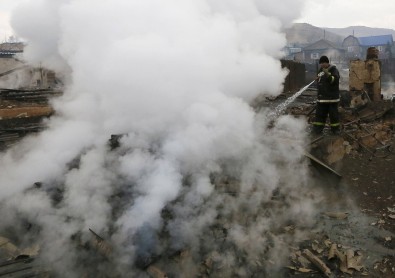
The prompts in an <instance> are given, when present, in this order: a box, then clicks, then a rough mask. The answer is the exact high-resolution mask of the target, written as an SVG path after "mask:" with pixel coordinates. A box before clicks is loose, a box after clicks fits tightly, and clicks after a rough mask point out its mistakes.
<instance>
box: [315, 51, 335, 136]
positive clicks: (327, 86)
mask: <svg viewBox="0 0 395 278" xmlns="http://www.w3.org/2000/svg"><path fill="white" fill-rule="evenodd" d="M319 64H320V69H319V71H318V75H317V82H318V84H317V85H318V94H317V107H316V111H315V119H314V122H313V132H314V133H315V134H321V133H322V131H323V129H324V127H325V123H326V118H327V116H328V114H329V120H330V127H331V131H332V133H333V134H335V135H337V134H339V132H340V119H339V110H338V105H339V101H340V92H339V79H340V75H339V71H338V70H337V68H336V66H334V65H331V64H330V63H329V59H328V57H327V56H321V58H320V60H319Z"/></svg>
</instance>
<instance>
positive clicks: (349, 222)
mask: <svg viewBox="0 0 395 278" xmlns="http://www.w3.org/2000/svg"><path fill="white" fill-rule="evenodd" d="M394 119H395V113H394V112H393V111H392V112H390V113H388V114H386V115H385V116H384V117H383V118H381V119H378V120H376V121H375V122H373V123H372V124H373V125H376V124H382V123H383V122H387V123H388V122H394ZM326 136H330V135H326ZM340 136H342V137H343V138H344V140H345V141H347V140H348V141H350V140H349V138H348V137H347V136H346V135H345V134H344V133H343V134H341V135H340ZM386 145H388V147H386V148H385V149H382V150H380V151H377V152H375V153H372V152H370V151H369V150H366V149H363V148H360V149H358V150H355V151H351V152H349V153H348V154H345V155H344V157H343V158H342V159H341V160H340V161H338V162H336V163H334V164H333V165H331V167H332V168H333V169H335V170H336V172H337V173H339V174H340V175H341V176H342V177H341V178H338V177H334V175H333V174H332V175H331V174H328V173H327V176H325V175H326V174H323V175H322V173H321V174H320V175H319V177H318V178H317V179H318V180H317V183H318V184H319V185H318V187H323V190H324V192H325V196H326V198H325V199H326V200H325V201H324V203H323V204H322V209H323V211H329V210H332V212H334V213H333V214H334V216H333V215H331V216H332V217H327V215H326V216H325V215H323V216H322V217H321V218H320V219H319V220H318V221H317V225H319V226H320V227H319V228H318V229H317V231H316V232H315V233H312V234H311V238H309V240H307V241H306V242H304V243H302V244H301V245H300V246H299V248H300V250H303V249H304V250H306V249H309V250H311V251H312V252H313V253H314V254H315V255H317V257H318V258H320V259H322V261H323V262H324V263H325V264H326V265H327V266H328V267H329V269H330V270H331V274H330V275H325V274H324V273H323V271H322V270H319V269H318V267H317V266H313V267H312V266H311V265H310V264H309V265H308V267H307V268H308V269H304V268H303V265H301V264H299V263H297V264H296V265H297V266H298V267H299V271H291V272H290V273H289V276H288V277H388V278H389V277H395V135H394V134H392V138H390V139H389V140H388V141H387V142H386ZM326 241H329V242H330V244H337V247H339V248H340V249H343V250H353V252H354V251H355V254H361V264H360V268H358V270H355V269H351V271H350V273H344V269H343V271H342V269H341V262H340V260H339V258H337V259H330V260H329V259H328V253H329V246H328V245H327V246H325V245H324V243H323V242H326ZM314 245H315V246H314ZM318 245H321V246H322V248H321V249H322V250H321V252H320V253H319V252H317V250H319V248H318V247H317V246H318ZM344 252H345V251H344ZM296 257H297V256H296ZM295 261H298V259H297V258H296V259H295V258H294V262H295ZM298 267H296V269H298ZM310 269H313V270H314V271H313V272H309V273H303V272H304V271H306V272H307V270H310ZM294 270H295V269H294Z"/></svg>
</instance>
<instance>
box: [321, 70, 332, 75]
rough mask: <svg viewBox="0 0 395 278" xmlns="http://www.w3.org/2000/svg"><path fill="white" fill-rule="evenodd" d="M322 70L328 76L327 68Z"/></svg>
mask: <svg viewBox="0 0 395 278" xmlns="http://www.w3.org/2000/svg"><path fill="white" fill-rule="evenodd" d="M322 72H323V73H325V74H326V75H328V76H330V75H331V73H330V72H329V70H328V69H322Z"/></svg>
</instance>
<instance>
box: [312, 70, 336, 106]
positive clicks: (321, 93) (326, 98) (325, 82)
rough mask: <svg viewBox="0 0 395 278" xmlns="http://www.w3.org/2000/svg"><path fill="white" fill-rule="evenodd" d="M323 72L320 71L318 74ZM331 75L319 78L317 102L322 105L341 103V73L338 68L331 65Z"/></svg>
mask: <svg viewBox="0 0 395 278" xmlns="http://www.w3.org/2000/svg"><path fill="white" fill-rule="evenodd" d="M322 71H323V70H322V69H320V70H319V72H318V74H319V73H320V72H322ZM328 71H329V73H330V75H329V76H328V75H327V74H324V75H323V76H321V77H319V78H318V96H317V101H318V102H321V103H334V102H339V101H340V93H339V79H340V75H339V71H338V70H337V68H336V66H333V65H330V66H329V68H328Z"/></svg>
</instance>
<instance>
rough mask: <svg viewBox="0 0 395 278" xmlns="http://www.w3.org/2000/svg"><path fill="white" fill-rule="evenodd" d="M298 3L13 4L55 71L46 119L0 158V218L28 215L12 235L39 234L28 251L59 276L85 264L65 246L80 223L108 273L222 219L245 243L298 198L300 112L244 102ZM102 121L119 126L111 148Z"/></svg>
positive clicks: (264, 88) (35, 52)
mask: <svg viewBox="0 0 395 278" xmlns="http://www.w3.org/2000/svg"><path fill="white" fill-rule="evenodd" d="M301 7H302V1H295V0H293V1H285V2H282V3H281V5H278V3H275V2H273V1H266V0H262V1H259V0H243V1H241V0H231V1H230V0H210V1H206V0H182V1H181V0H169V1H161V0H145V1H134V0H133V1H128V0H111V1H107V0H105V1H93V0H83V1H81V0H56V1H54V0H40V1H38V0H34V1H30V2H27V3H25V4H24V5H23V6H20V7H19V8H18V9H17V10H16V11H15V13H14V14H13V17H12V25H13V28H14V29H15V30H16V32H17V34H18V36H19V37H21V38H23V39H25V40H26V41H27V43H28V44H27V47H26V49H25V59H26V61H27V62H28V63H30V64H32V65H41V66H44V67H46V68H49V69H53V70H55V71H56V73H57V75H58V76H60V77H62V79H63V80H64V82H65V88H64V95H63V96H62V97H61V98H58V99H56V100H54V101H53V105H54V107H55V110H56V115H55V116H53V117H52V118H51V119H50V120H48V123H47V124H48V129H47V130H45V131H43V132H42V133H40V134H38V135H34V136H31V137H29V138H27V139H25V140H24V141H23V142H21V143H20V144H18V145H17V146H15V147H13V148H11V149H10V150H8V151H7V152H5V153H2V154H1V156H0V169H1V172H2V174H1V176H0V184H1V188H0V193H1V194H0V196H1V206H2V210H1V217H2V218H4V219H5V220H4V221H2V223H1V224H0V229H5V228H7V227H8V226H14V227H15V229H19V230H18V231H19V232H21V233H23V227H22V224H21V225H16V224H15V220H16V219H19V221H21V222H24V221H26V222H28V223H31V224H32V225H33V227H40V228H37V231H36V232H34V233H33V232H31V233H28V232H26V231H25V232H24V234H25V237H24V240H25V241H26V242H28V241H29V240H33V238H34V240H35V241H38V242H39V243H40V245H41V249H42V250H41V253H42V255H41V256H42V258H43V259H44V260H45V261H46V262H51V265H52V266H53V267H54V268H55V269H56V271H57V272H58V273H68V276H67V277H80V276H81V273H86V272H87V271H88V272H89V270H87V269H86V267H87V266H83V265H80V264H79V263H78V262H79V260H78V259H77V258H80V257H83V258H84V252H83V251H81V250H79V251H77V250H76V249H78V248H76V246H75V245H76V243H75V241H77V239H76V237H77V238H78V240H80V241H81V242H82V243H86V242H88V241H89V239H90V238H91V234H90V233H89V229H92V230H93V231H95V232H97V233H98V234H100V235H102V236H103V237H104V238H106V239H107V240H108V242H109V243H110V244H111V245H112V246H113V253H112V254H113V258H114V259H113V263H114V265H115V267H114V268H111V271H120V273H122V271H124V270H125V269H126V270H128V271H131V273H132V272H133V271H136V272H138V270H137V269H135V268H134V264H133V262H134V261H139V260H140V259H141V258H145V257H153V256H154V255H157V254H159V253H161V252H163V250H168V249H173V250H180V249H190V250H192V252H196V254H197V253H198V252H201V250H202V249H203V250H206V249H204V248H210V245H211V244H213V245H212V246H216V244H217V243H216V242H212V241H213V239H212V238H211V239H205V240H203V239H202V237H203V234H204V232H205V231H207V229H208V228H209V227H210V226H211V225H213V224H214V223H218V221H219V220H221V219H228V223H227V224H226V230H227V231H228V240H230V241H231V242H232V244H235V246H237V247H238V248H239V249H240V250H243V252H245V253H247V255H248V256H250V257H251V258H253V257H254V256H259V254H260V252H262V251H263V250H264V249H265V248H264V247H265V246H268V240H267V231H269V230H270V229H271V228H273V227H276V226H278V225H280V223H284V222H285V221H288V220H289V218H292V216H294V215H301V214H304V213H305V214H309V213H310V211H311V207H310V206H311V205H312V204H310V203H309V202H308V201H303V202H301V201H300V199H301V198H302V197H303V194H305V193H306V192H305V190H307V189H304V185H305V184H306V179H307V177H306V169H305V167H304V165H303V163H301V156H302V149H303V147H302V146H303V139H304V138H303V136H304V135H303V134H302V132H301V131H303V130H304V123H303V122H302V121H299V120H297V119H294V118H292V117H288V116H283V117H280V118H279V119H278V121H277V122H276V125H275V126H274V127H272V128H271V129H269V128H267V124H268V123H267V120H266V119H265V117H264V115H265V111H263V112H262V113H260V114H257V113H256V112H255V111H254V110H253V109H252V108H251V107H250V105H249V102H250V101H252V100H253V99H254V98H255V97H256V96H258V95H259V94H264V95H266V96H274V95H278V94H279V93H280V92H281V90H282V82H283V80H284V78H285V76H286V71H284V70H282V69H281V66H280V62H279V58H280V57H281V49H282V47H283V46H284V45H285V36H284V34H282V33H281V30H282V28H283V27H284V26H287V25H288V24H290V23H291V22H292V20H294V19H295V18H297V17H298V16H299V12H298V11H300V9H301ZM291 11H292V12H291ZM111 135H122V136H121V137H120V146H119V147H118V148H116V149H114V150H111V149H110V147H109V145H108V140H109V139H110V137H111ZM279 138H282V139H284V140H283V141H282V140H279ZM224 177H226V178H224ZM225 181H226V182H225ZM36 182H40V186H37V184H36V186H33V185H34V183H36ZM218 184H222V185H224V184H225V185H224V186H223V187H220V186H218ZM232 186H233V187H236V191H237V192H239V194H236V195H237V196H234V195H232V194H229V192H230V191H232ZM228 187H229V188H228ZM279 190H280V191H284V192H287V196H288V197H287V198H289V199H287V200H285V201H284V202H285V203H287V206H286V208H281V209H280V208H272V209H273V211H272V213H276V220H275V219H274V218H273V217H272V215H270V213H269V214H268V213H265V211H263V208H262V204H263V203H264V202H266V201H269V200H270V199H271V198H272V196H273V192H276V191H279ZM297 200H299V201H297ZM266 212H267V211H266ZM241 213H243V214H246V215H249V216H251V217H252V218H253V219H252V218H251V217H250V218H251V219H249V218H245V219H240V215H239V214H241ZM166 215H170V216H166ZM241 218H244V217H241ZM17 221H18V220H17ZM243 221H244V222H243ZM241 222H242V223H241ZM224 225H225V224H224ZM163 233H165V234H166V242H164V240H163V238H160V236H159V234H163ZM29 234H31V236H29ZM72 239H74V241H73V240H72ZM257 243H259V244H257ZM212 246H211V247H212ZM72 254H74V255H72ZM194 254H195V253H194ZM232 256H233V255H232V254H228V255H224V256H223V258H224V259H223V260H224V262H223V263H230V262H231V261H232V260H233V259H234V258H233V257H232ZM225 261H226V262H225ZM88 267H89V265H88ZM96 267H97V265H96ZM103 268H104V267H103ZM102 271H103V272H106V271H110V270H109V269H103V270H102ZM240 271H241V273H242V272H243V271H246V270H240Z"/></svg>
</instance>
